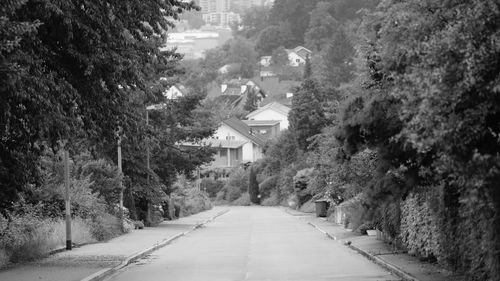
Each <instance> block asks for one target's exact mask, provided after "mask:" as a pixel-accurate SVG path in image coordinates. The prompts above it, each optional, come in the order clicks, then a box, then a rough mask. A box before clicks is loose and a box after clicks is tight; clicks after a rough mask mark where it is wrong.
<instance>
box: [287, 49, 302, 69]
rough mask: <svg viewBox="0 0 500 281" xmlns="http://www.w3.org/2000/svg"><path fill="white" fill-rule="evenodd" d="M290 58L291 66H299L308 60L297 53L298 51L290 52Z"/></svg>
mask: <svg viewBox="0 0 500 281" xmlns="http://www.w3.org/2000/svg"><path fill="white" fill-rule="evenodd" d="M288 60H289V61H290V65H291V66H299V65H301V64H305V63H306V61H305V60H304V59H303V58H302V57H300V56H299V55H297V53H295V52H290V53H289V54H288Z"/></svg>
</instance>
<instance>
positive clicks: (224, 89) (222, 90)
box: [220, 84, 227, 94]
mask: <svg viewBox="0 0 500 281" xmlns="http://www.w3.org/2000/svg"><path fill="white" fill-rule="evenodd" d="M226 89H227V84H222V85H220V92H221V94H224V92H225V91H226Z"/></svg>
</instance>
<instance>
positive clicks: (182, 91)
mask: <svg viewBox="0 0 500 281" xmlns="http://www.w3.org/2000/svg"><path fill="white" fill-rule="evenodd" d="M186 94H187V90H186V87H184V86H183V85H173V86H172V87H170V88H169V89H168V90H166V91H165V92H163V95H164V96H165V97H166V98H167V99H169V100H175V99H178V98H180V97H183V96H185V95H186Z"/></svg>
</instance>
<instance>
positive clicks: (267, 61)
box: [260, 56, 273, 67]
mask: <svg viewBox="0 0 500 281" xmlns="http://www.w3.org/2000/svg"><path fill="white" fill-rule="evenodd" d="M272 58H273V57H272V56H262V57H260V65H261V66H266V67H267V66H270V65H271V59H272Z"/></svg>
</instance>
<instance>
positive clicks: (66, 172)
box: [64, 150, 71, 250]
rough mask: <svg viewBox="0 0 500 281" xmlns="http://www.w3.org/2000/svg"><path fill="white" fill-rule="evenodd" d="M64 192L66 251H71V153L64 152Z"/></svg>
mask: <svg viewBox="0 0 500 281" xmlns="http://www.w3.org/2000/svg"><path fill="white" fill-rule="evenodd" d="M64 191H65V194H64V195H65V196H64V197H65V200H66V250H71V203H70V198H69V152H68V150H64Z"/></svg>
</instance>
